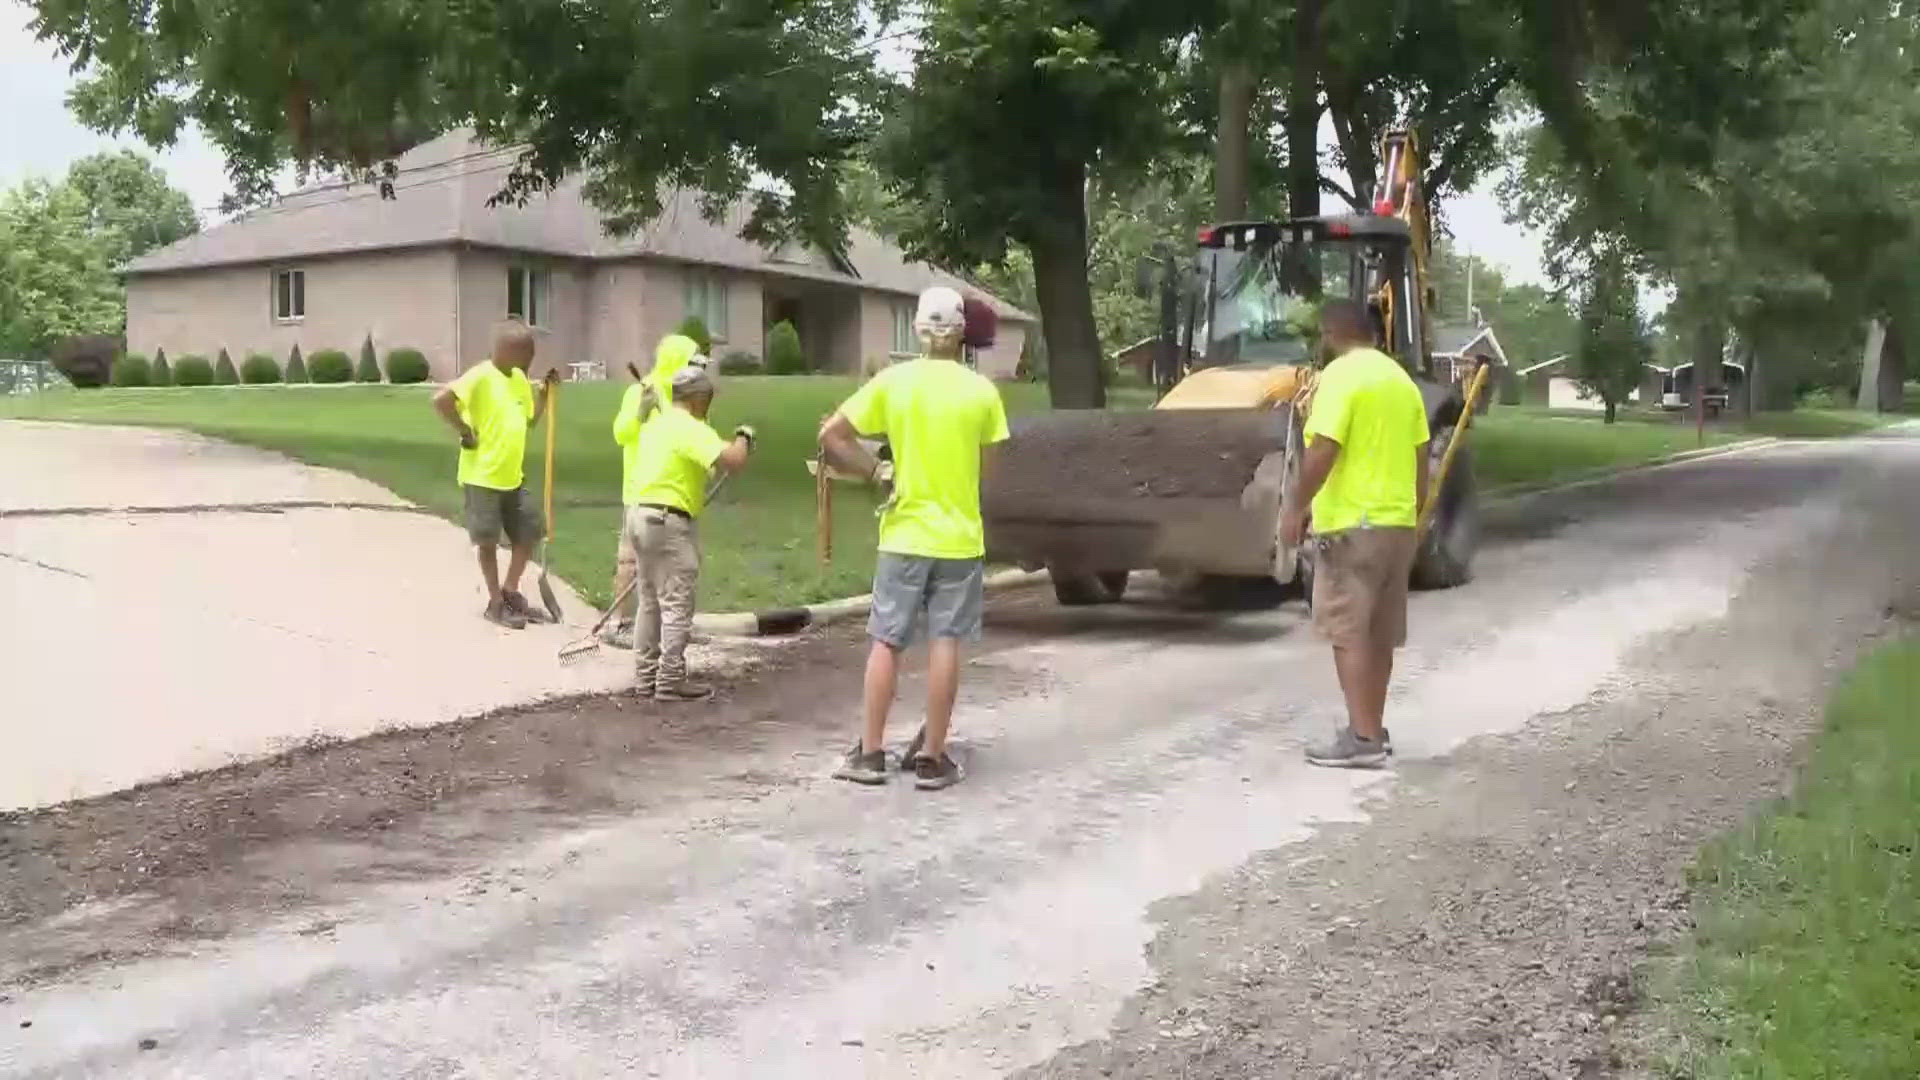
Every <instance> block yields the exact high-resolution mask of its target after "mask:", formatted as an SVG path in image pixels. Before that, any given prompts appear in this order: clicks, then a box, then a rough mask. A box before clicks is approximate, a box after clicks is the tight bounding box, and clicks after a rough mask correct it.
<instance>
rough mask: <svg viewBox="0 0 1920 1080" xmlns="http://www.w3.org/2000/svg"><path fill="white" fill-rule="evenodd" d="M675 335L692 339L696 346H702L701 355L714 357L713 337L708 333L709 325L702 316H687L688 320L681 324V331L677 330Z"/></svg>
mask: <svg viewBox="0 0 1920 1080" xmlns="http://www.w3.org/2000/svg"><path fill="white" fill-rule="evenodd" d="M674 333H676V334H679V335H681V336H682V337H690V338H692V339H693V341H694V344H696V345H698V346H700V355H702V356H712V355H713V335H712V334H710V333H708V332H707V324H706V322H705V321H704V320H702V319H701V318H700V316H698V315H689V316H687V317H686V319H685V320H684V321H683V322H681V324H680V329H678V330H675V331H674Z"/></svg>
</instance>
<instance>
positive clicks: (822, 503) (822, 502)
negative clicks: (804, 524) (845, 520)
mask: <svg viewBox="0 0 1920 1080" xmlns="http://www.w3.org/2000/svg"><path fill="white" fill-rule="evenodd" d="M816 461H817V463H818V465H819V467H818V468H817V469H815V470H814V474H813V529H814V533H815V535H816V538H817V539H818V540H819V544H820V568H821V569H822V570H824V569H826V568H827V567H828V566H831V565H832V563H833V475H832V473H831V471H830V470H829V469H828V467H827V455H825V454H824V453H823V454H821V455H820V456H819V457H818V458H817V459H816Z"/></svg>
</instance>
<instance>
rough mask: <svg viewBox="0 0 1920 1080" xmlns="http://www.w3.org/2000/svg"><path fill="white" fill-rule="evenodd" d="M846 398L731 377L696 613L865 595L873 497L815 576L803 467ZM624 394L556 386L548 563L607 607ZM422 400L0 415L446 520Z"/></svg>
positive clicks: (353, 391) (153, 399)
mask: <svg viewBox="0 0 1920 1080" xmlns="http://www.w3.org/2000/svg"><path fill="white" fill-rule="evenodd" d="M853 388H854V382H853V380H851V379H841V378H827V377H819V378H782V379H766V378H733V379H728V380H727V384H726V388H725V390H724V391H723V392H722V394H721V395H720V398H719V400H718V401H717V402H716V403H715V405H714V417H713V420H714V424H715V426H717V427H719V428H720V429H721V430H722V431H725V430H729V429H731V427H732V426H733V425H735V424H738V423H751V424H753V425H755V427H756V428H757V429H758V430H759V434H760V446H759V449H758V452H757V453H756V454H755V457H754V461H753V463H752V465H750V466H749V467H748V469H747V471H746V472H744V473H742V474H741V475H740V476H738V477H736V478H735V479H734V480H733V481H732V482H731V483H730V484H729V486H728V489H727V491H726V492H725V493H724V494H723V495H722V496H721V497H720V500H719V502H718V503H717V504H716V505H715V506H714V507H713V509H712V511H711V512H710V514H709V515H708V516H707V517H706V518H705V519H704V520H703V522H702V526H703V528H702V532H703V534H704V536H703V541H704V544H703V546H704V553H705V557H706V565H705V567H704V570H703V574H702V596H701V602H702V607H703V608H704V609H705V610H712V611H738V610H751V609H756V608H764V607H768V606H775V605H785V604H792V603H802V602H806V601H812V600H823V599H829V598H832V597H837V596H847V595H851V594H854V593H860V592H864V591H866V586H867V584H868V582H869V581H870V580H871V578H872V573H873V546H874V542H875V527H874V516H873V512H874V503H873V500H872V498H871V497H870V496H869V495H868V494H867V493H866V492H864V491H861V490H859V489H856V488H852V487H849V486H847V485H839V486H837V488H836V490H835V499H834V560H833V567H832V568H831V569H830V570H827V571H825V572H822V570H821V569H820V566H819V561H818V559H817V557H816V548H815V541H814V535H815V533H814V502H813V482H812V479H811V477H810V475H809V474H808V473H807V471H806V465H805V462H806V460H807V459H808V458H811V457H812V456H813V447H814V432H815V431H816V430H817V429H818V426H819V423H820V418H821V417H822V416H825V415H826V414H827V413H829V412H831V411H832V410H833V409H834V407H835V406H837V405H838V404H839V403H840V402H841V401H842V400H843V399H844V398H845V397H846V396H847V395H848V394H849V393H851V392H852V391H853ZM621 393H622V387H621V386H619V385H616V384H612V383H580V384H567V385H566V386H565V387H564V388H563V389H562V391H561V397H560V408H559V413H560V428H559V434H558V436H557V438H558V445H557V447H556V455H555V456H556V459H557V460H556V472H555V481H554V492H555V499H556V501H557V503H558V506H557V507H556V513H555V518H556V529H555V535H554V540H553V556H552V558H553V568H554V572H555V573H558V574H559V575H560V576H562V577H564V578H566V579H567V580H568V581H571V582H574V583H575V584H576V585H578V586H579V587H580V588H581V590H582V591H583V592H584V593H585V594H586V595H587V597H588V598H589V599H590V600H592V601H593V602H594V603H596V604H604V603H606V602H607V601H609V600H611V599H612V596H611V592H610V586H609V581H610V578H611V576H612V570H613V556H614V544H615V536H616V535H617V529H618V526H619V521H620V511H619V508H618V506H617V503H618V501H619V498H620V457H619V455H618V454H617V453H616V452H615V447H614V445H613V440H612V435H611V428H612V424H613V414H614V412H615V410H617V409H618V408H619V404H620V396H621ZM430 394H431V391H429V390H428V389H426V388H424V387H393V386H378V387H374V386H368V387H360V386H355V387H341V388H317V387H262V388H247V389H241V390H232V389H227V390H219V389H203V390H186V389H165V390H106V391H64V392H53V393H46V394H40V395H36V396H33V397H27V398H0V418H7V417H13V418H22V419H42V420H79V421H86V422H90V423H107V424H156V425H165V426H169V427H184V428H190V429H192V430H194V431H198V432H201V433H203V434H206V435H212V436H216V437H219V438H223V439H230V440H232V441H234V442H239V443H245V444H247V445H251V446H258V447H262V448H264V449H268V450H274V451H278V452H280V453H283V454H286V455H288V456H289V457H293V458H297V459H299V460H301V461H305V462H309V463H311V464H314V465H320V466H325V467H328V468H335V469H344V470H346V471H348V472H352V473H357V474H359V475H361V476H365V477H368V478H370V479H372V480H374V481H376V482H378V483H380V484H382V485H384V486H386V487H388V488H391V489H392V490H393V491H394V492H396V493H398V494H399V495H400V496H401V497H402V498H405V499H410V500H412V501H414V502H417V503H419V504H421V505H422V506H425V507H427V508H429V509H431V510H433V511H435V512H436V513H439V514H442V515H444V516H446V517H449V518H453V519H456V520H457V519H458V517H459V513H460V493H459V490H458V488H457V487H456V486H455V485H454V480H453V472H454V462H455V456H456V450H457V448H456V446H455V444H454V441H453V436H452V434H451V433H450V432H449V431H448V430H447V428H446V426H445V425H444V424H442V423H441V422H440V420H439V418H438V417H437V416H435V415H434V413H433V411H432V409H431V407H430V406H429V404H428V399H429V397H430ZM1005 395H1006V400H1007V405H1008V408H1009V410H1010V411H1014V412H1016V413H1017V412H1020V411H1026V410H1034V409H1042V408H1045V407H1046V391H1045V389H1044V388H1043V387H1040V386H1032V385H1014V386H1009V387H1007V388H1006V390H1005ZM1116 398H1117V404H1118V405H1120V406H1121V407H1127V406H1130V405H1131V406H1141V405H1144V404H1146V403H1147V400H1148V398H1147V396H1146V395H1145V394H1144V393H1140V394H1132V395H1127V394H1119V395H1116ZM545 456H546V450H545V441H544V436H543V435H542V434H541V433H538V432H536V433H535V434H534V436H533V437H532V438H531V439H530V440H529V447H528V460H527V474H528V476H529V477H533V478H537V477H539V475H540V471H541V469H542V468H544V461H545ZM537 483H538V482H537V479H536V481H535V485H536V487H537Z"/></svg>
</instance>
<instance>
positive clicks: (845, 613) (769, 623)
mask: <svg viewBox="0 0 1920 1080" xmlns="http://www.w3.org/2000/svg"><path fill="white" fill-rule="evenodd" d="M1046 579H1047V572H1046V571H1045V570H1034V571H1031V572H1029V571H1026V570H1002V571H999V572H998V573H993V574H988V575H987V580H986V590H987V591H988V592H998V591H1000V590H1002V589H1012V588H1017V587H1019V586H1021V585H1030V584H1033V583H1035V582H1039V581H1045V580H1046ZM871 610H873V596H872V594H867V595H865V596H849V597H846V598H844V599H840V600H824V601H822V602H820V603H818V604H806V605H803V606H801V607H791V608H776V609H774V610H772V611H738V612H726V613H717V614H711V615H695V616H694V617H693V628H694V629H695V630H697V631H699V632H700V633H703V634H709V635H712V636H715V637H774V636H778V635H783V634H797V633H799V632H800V631H802V630H805V629H807V628H808V627H811V626H826V625H828V624H830V623H836V622H844V621H846V620H848V619H854V618H860V617H862V616H864V615H866V614H867V612H869V611H871Z"/></svg>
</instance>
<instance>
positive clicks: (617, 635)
mask: <svg viewBox="0 0 1920 1080" xmlns="http://www.w3.org/2000/svg"><path fill="white" fill-rule="evenodd" d="M706 362H707V358H706V357H704V356H701V355H700V345H699V343H698V342H696V341H694V340H693V339H692V338H690V337H687V336H685V335H684V334H668V335H667V336H666V337H663V338H661V339H660V344H659V345H658V346H656V347H655V349H654V351H653V367H652V369H651V370H649V371H648V372H647V374H646V377H645V378H642V379H639V380H637V381H635V382H634V384H633V385H632V386H629V387H627V392H626V394H625V395H623V396H622V397H621V398H620V411H619V412H617V413H615V414H614V417H613V441H614V442H616V443H618V444H620V448H621V454H620V486H621V488H622V489H623V490H624V489H625V488H627V487H629V486H630V485H631V484H632V477H633V466H634V460H635V458H636V457H637V456H638V454H639V452H640V425H641V424H643V423H645V422H646V421H647V420H649V419H650V418H652V416H653V414H654V412H655V411H657V410H658V409H659V408H660V407H661V406H662V405H664V404H667V403H669V402H671V401H672V400H673V377H674V375H676V374H678V373H679V371H680V369H682V368H684V367H686V366H687V365H689V364H696V365H704V364H705V363H706ZM618 532H619V535H618V536H617V537H615V541H614V554H613V595H614V596H615V597H621V596H625V595H626V593H627V586H628V585H631V584H632V583H633V581H634V567H635V563H634V557H633V546H632V545H631V544H628V543H627V529H626V522H625V521H624V520H622V521H621V523H620V528H619V530H618ZM635 604H636V601H635V600H634V599H631V598H629V599H628V600H627V601H626V602H625V603H624V604H623V605H622V610H621V612H620V614H619V616H618V617H617V618H616V620H615V623H616V625H614V626H613V627H610V628H609V629H608V630H607V631H606V633H605V635H604V636H603V638H602V640H605V641H610V642H614V643H617V644H619V645H622V646H626V647H629V648H630V647H632V645H633V613H634V607H635Z"/></svg>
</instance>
